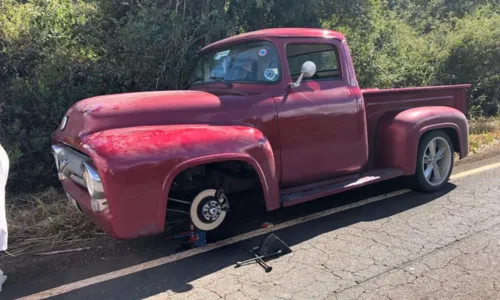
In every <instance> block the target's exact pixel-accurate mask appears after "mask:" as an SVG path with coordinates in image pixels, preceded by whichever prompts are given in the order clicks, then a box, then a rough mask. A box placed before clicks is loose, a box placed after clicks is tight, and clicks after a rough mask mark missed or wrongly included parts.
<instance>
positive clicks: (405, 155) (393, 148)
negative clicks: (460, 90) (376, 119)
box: [376, 107, 469, 175]
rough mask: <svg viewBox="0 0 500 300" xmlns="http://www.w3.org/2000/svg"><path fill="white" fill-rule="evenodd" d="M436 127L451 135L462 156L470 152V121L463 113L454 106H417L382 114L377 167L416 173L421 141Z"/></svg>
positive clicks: (379, 128) (378, 128) (404, 172)
mask: <svg viewBox="0 0 500 300" xmlns="http://www.w3.org/2000/svg"><path fill="white" fill-rule="evenodd" d="M435 130H442V131H444V132H445V133H446V134H447V135H448V136H449V137H450V139H451V141H452V144H453V145H452V146H453V150H454V151H456V152H458V153H459V154H460V158H464V157H466V156H467V155H468V143H469V140H468V124H467V119H466V118H465V115H464V114H463V113H462V112H460V111H459V110H457V109H454V108H451V107H417V108H412V109H407V110H403V111H401V112H398V113H391V114H387V115H385V116H383V117H382V119H381V121H380V123H379V126H378V127H377V143H376V151H377V152H376V157H377V159H376V166H377V167H378V168H397V169H400V170H402V171H403V174H404V175H413V174H415V170H416V159H417V153H418V147H419V144H420V141H421V140H422V137H423V136H424V135H425V134H427V133H429V132H432V131H435Z"/></svg>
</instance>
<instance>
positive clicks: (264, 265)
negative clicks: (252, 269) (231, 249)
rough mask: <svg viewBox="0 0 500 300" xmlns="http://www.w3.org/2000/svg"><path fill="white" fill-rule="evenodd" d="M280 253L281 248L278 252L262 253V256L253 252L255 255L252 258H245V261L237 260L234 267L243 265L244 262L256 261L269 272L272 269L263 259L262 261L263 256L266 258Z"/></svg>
mask: <svg viewBox="0 0 500 300" xmlns="http://www.w3.org/2000/svg"><path fill="white" fill-rule="evenodd" d="M279 254H281V250H279V251H278V252H276V253H271V254H268V255H262V256H259V255H257V254H255V253H254V255H255V257H254V258H251V259H247V260H245V261H239V262H237V263H236V267H237V268H238V267H241V266H243V265H246V264H249V263H251V262H257V263H258V264H260V265H261V266H262V267H263V268H264V270H265V271H266V272H271V271H272V269H273V268H272V267H270V266H269V265H268V264H267V263H266V262H265V261H264V258H268V257H271V256H275V255H279Z"/></svg>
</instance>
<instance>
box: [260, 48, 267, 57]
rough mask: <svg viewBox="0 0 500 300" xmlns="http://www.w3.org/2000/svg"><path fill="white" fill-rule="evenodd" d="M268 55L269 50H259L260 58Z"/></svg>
mask: <svg viewBox="0 0 500 300" xmlns="http://www.w3.org/2000/svg"><path fill="white" fill-rule="evenodd" d="M266 55H267V50H266V49H260V50H259V56H266Z"/></svg>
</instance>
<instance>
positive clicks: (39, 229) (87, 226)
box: [4, 189, 100, 256]
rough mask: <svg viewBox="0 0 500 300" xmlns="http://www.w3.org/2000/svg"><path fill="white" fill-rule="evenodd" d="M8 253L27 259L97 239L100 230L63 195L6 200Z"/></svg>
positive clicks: (55, 192)
mask: <svg viewBox="0 0 500 300" xmlns="http://www.w3.org/2000/svg"><path fill="white" fill-rule="evenodd" d="M6 200H7V219H8V220H7V221H8V226H9V251H8V253H7V254H4V255H12V256H18V255H27V254H32V253H33V251H36V252H37V253H38V252H43V251H50V250H51V249H53V248H56V247H59V246H61V245H64V244H67V243H68V242H71V243H75V242H79V241H85V240H90V239H93V238H95V237H96V236H97V235H100V233H99V231H98V230H97V228H96V227H95V226H94V225H93V224H92V223H91V222H90V221H89V220H88V219H87V218H86V217H85V216H83V214H81V213H80V212H79V211H78V210H77V209H76V208H75V207H74V206H73V205H71V203H70V202H69V201H68V200H67V198H66V196H65V195H64V193H62V191H60V190H57V189H49V190H47V191H45V192H43V193H38V194H25V195H16V196H15V197H11V198H9V197H8V198H7V199H6Z"/></svg>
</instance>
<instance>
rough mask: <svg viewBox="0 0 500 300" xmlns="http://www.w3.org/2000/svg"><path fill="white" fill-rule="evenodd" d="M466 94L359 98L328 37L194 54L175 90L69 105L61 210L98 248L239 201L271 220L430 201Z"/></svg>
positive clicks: (459, 131) (340, 51) (457, 140)
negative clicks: (93, 236)
mask: <svg viewBox="0 0 500 300" xmlns="http://www.w3.org/2000/svg"><path fill="white" fill-rule="evenodd" d="M469 87H470V86H469V85H453V86H433V87H419V88H400V89H386V90H380V89H366V90H361V89H360V87H359V85H358V82H357V80H356V75H355V71H354V67H353V62H352V58H351V54H350V50H349V47H348V45H347V42H346V39H345V37H344V36H343V35H342V34H341V33H339V32H335V31H331V30H325V29H304V28H280V29H266V30H260V31H256V32H251V33H246V34H241V35H237V36H234V37H230V38H227V39H224V40H221V41H218V42H216V43H213V44H211V45H208V46H206V47H205V48H203V49H202V50H200V52H199V57H198V64H197V66H196V68H195V70H194V71H193V76H192V79H191V81H190V83H189V87H188V88H187V89H186V90H182V91H155V92H140V93H124V94H116V95H106V96H98V97H93V98H89V99H84V100H82V101H80V102H78V103H76V104H75V105H73V106H72V107H71V108H70V109H69V110H68V112H67V113H66V114H65V116H64V117H63V121H62V122H61V125H60V127H59V128H58V129H57V130H56V131H55V132H54V135H53V137H54V138H53V146H52V149H53V153H54V157H55V160H56V166H57V171H58V174H59V178H60V180H61V182H62V185H63V187H64V189H65V191H66V192H67V194H68V197H69V198H70V200H71V201H73V202H74V203H76V204H77V206H78V207H79V208H80V209H81V210H82V211H83V212H84V213H85V214H86V215H87V216H88V217H90V218H91V219H92V220H93V221H94V222H95V223H97V224H98V225H99V226H100V227H101V228H102V229H103V230H104V231H105V232H107V233H108V234H110V235H111V236H113V237H115V238H121V239H129V238H135V237H138V236H142V235H151V234H158V233H160V232H162V231H163V228H164V225H165V220H166V218H169V217H170V216H172V214H174V213H176V212H178V213H184V214H186V215H188V216H189V219H190V222H192V224H193V225H194V226H196V227H197V228H198V229H200V230H204V231H211V230H215V229H217V228H219V227H220V226H221V224H223V222H224V220H225V219H226V216H227V214H228V213H230V212H231V206H232V205H233V204H234V203H235V201H238V198H239V197H235V196H233V195H237V194H238V193H248V192H252V191H256V190H258V191H259V192H260V193H261V195H262V197H263V199H264V202H265V206H266V209H267V210H268V211H272V210H276V209H279V208H280V207H285V206H291V205H295V204H299V203H302V202H306V201H310V200H314V199H317V198H320V197H324V196H328V195H333V194H336V193H340V192H342V191H345V190H349V189H353V188H356V187H360V186H364V185H367V184H371V183H375V182H380V181H383V180H388V179H392V178H395V177H400V176H405V177H408V178H409V179H411V184H412V187H414V188H415V189H416V190H420V191H423V192H434V191H436V190H438V189H440V188H442V187H443V186H444V184H446V182H447V180H448V178H449V176H450V174H451V170H452V167H453V159H454V158H453V154H454V153H455V152H456V153H458V154H459V157H460V158H463V157H465V156H467V154H468V125H467V119H466V114H467V97H466V95H467V93H466V89H467V88H469ZM255 205H259V203H257V202H256V204H255Z"/></svg>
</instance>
